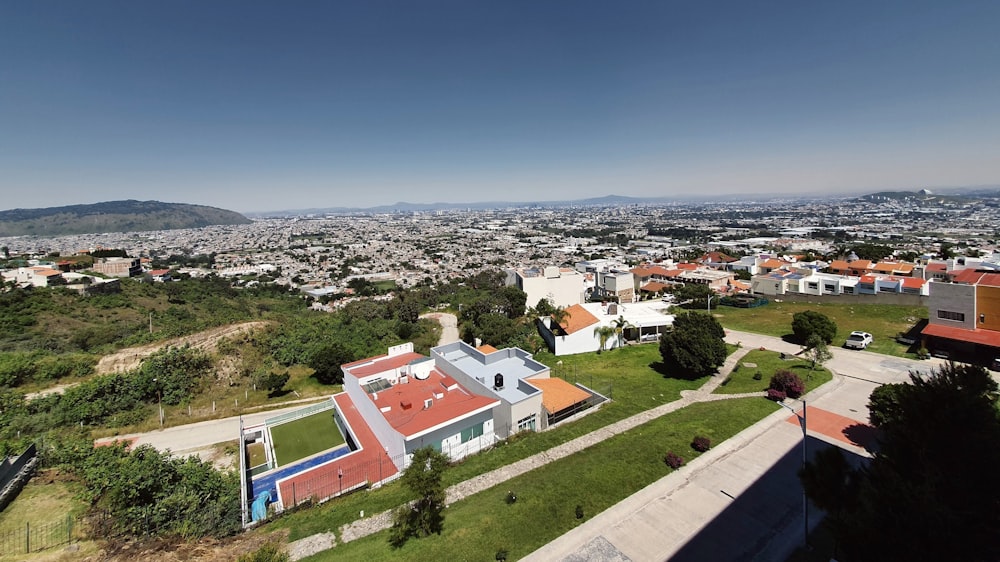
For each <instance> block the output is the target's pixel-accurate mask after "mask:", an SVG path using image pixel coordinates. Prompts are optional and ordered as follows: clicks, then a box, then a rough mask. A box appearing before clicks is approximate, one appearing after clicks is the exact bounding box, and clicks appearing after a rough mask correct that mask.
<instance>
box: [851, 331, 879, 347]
mask: <svg viewBox="0 0 1000 562" xmlns="http://www.w3.org/2000/svg"><path fill="white" fill-rule="evenodd" d="M871 342H872V335H871V334H869V333H868V332H859V331H853V332H851V335H849V336H847V341H846V342H844V347H846V348H848V349H864V348H866V347H868V344H870V343H871Z"/></svg>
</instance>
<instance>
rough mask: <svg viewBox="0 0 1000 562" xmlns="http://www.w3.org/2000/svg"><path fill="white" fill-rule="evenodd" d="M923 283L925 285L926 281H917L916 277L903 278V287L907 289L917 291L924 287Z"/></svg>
mask: <svg viewBox="0 0 1000 562" xmlns="http://www.w3.org/2000/svg"><path fill="white" fill-rule="evenodd" d="M924 283H927V281H925V280H924V279H918V278H916V277H904V278H903V286H904V287H906V288H908V289H919V288H920V287H923V286H924Z"/></svg>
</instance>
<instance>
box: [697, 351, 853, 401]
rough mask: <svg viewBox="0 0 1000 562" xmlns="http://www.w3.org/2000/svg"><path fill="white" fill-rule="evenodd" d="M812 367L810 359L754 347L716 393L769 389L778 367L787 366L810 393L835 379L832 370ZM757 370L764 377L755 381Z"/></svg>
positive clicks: (785, 367) (784, 367)
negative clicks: (787, 357)
mask: <svg viewBox="0 0 1000 562" xmlns="http://www.w3.org/2000/svg"><path fill="white" fill-rule="evenodd" d="M745 363H753V364H755V365H757V366H756V367H753V368H750V367H745V366H744V364H745ZM809 366H810V362H809V361H806V360H803V359H782V358H781V354H780V353H777V352H775V351H761V350H759V349H754V350H752V351H750V352H749V353H747V354H746V355H745V356H744V357H743V359H741V360H740V362H739V363H738V364H737V366H736V368H735V369H733V371H732V372H731V373H730V374H729V376H727V377H726V380H725V381H723V382H722V384H721V385H720V386H719V387H718V388H717V389H715V392H714V393H713V394H742V393H744V392H759V391H762V390H767V385H768V383H769V382H770V381H771V375H773V374H774V372H775V371H777V370H778V369H787V370H789V371H791V372H793V373H795V374H796V375H798V376H799V378H801V379H802V380H803V381H804V382H805V383H806V392H809V391H810V390H812V389H814V388H817V387H819V386H820V385H822V384H823V383H825V382H828V381H829V380H830V379H832V378H833V375H831V374H830V371H828V370H826V369H824V368H822V367H817V368H816V369H815V370H813V371H812V372H811V373H810V370H809ZM755 373H760V374H761V380H759V381H758V380H754V378H753V377H754V374H755Z"/></svg>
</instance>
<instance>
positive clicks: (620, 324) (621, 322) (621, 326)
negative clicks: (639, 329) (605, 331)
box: [611, 316, 635, 347]
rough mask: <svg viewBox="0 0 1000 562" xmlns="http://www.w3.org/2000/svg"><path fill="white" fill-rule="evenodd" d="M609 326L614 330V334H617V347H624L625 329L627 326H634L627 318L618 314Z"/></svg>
mask: <svg viewBox="0 0 1000 562" xmlns="http://www.w3.org/2000/svg"><path fill="white" fill-rule="evenodd" d="M611 326H612V329H613V330H614V332H615V335H617V336H618V347H624V346H625V339H624V338H625V330H628V329H629V328H634V327H635V326H633V325H632V324H631V323H630V322H629V321H628V320H626V319H625V317H624V316H619V317H618V318H616V319H614V320H612V321H611Z"/></svg>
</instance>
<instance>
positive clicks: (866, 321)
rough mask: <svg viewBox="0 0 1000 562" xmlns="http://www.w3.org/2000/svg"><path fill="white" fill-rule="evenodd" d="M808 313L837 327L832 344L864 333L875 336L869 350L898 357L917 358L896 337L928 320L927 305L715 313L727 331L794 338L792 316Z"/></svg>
mask: <svg viewBox="0 0 1000 562" xmlns="http://www.w3.org/2000/svg"><path fill="white" fill-rule="evenodd" d="M806 310H814V311H816V312H819V313H822V314H825V315H827V316H828V317H830V319H831V320H833V321H834V322H835V323H836V324H837V337H836V338H834V340H833V344H832V345H834V346H839V345H843V343H844V340H846V339H847V336H848V334H850V333H851V331H853V330H862V331H865V332H869V333H870V334H872V336H873V337H874V341H873V342H872V344H871V345H870V346H869V347H868V350H869V351H874V352H876V353H884V354H887V355H895V356H897V357H914V354H913V353H909V352H908V348H907V346H905V345H902V344H899V343H896V340H895V338H896V335H897V334H898V333H899V332H905V331H907V330H909V329H910V328H912V327H913V325H914V324H916V323H917V322H919V321H920V320H922V319H926V318H927V308H926V307H923V306H898V305H888V304H860V305H859V304H840V303H818V304H814V303H801V302H773V301H772V302H771V303H770V304H767V305H764V306H761V307H758V308H735V307H730V306H720V307H719V308H717V309H715V310H713V311H712V314H714V315H715V317H716V318H718V319H719V322H721V323H722V325H723V326H724V327H726V328H731V329H733V330H742V331H745V332H755V333H758V334H767V335H769V336H777V337H785V336H791V335H792V315H793V314H795V313H796V312H803V311H806Z"/></svg>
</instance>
